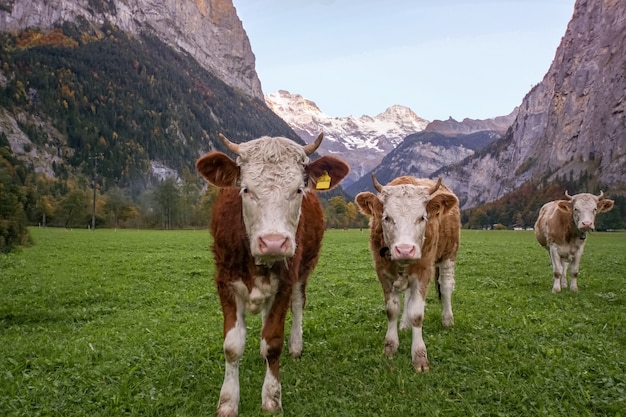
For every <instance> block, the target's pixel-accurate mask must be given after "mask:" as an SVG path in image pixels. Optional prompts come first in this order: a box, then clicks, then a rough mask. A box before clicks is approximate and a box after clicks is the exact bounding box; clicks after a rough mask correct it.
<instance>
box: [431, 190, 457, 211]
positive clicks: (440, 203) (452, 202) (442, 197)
mask: <svg viewBox="0 0 626 417" xmlns="http://www.w3.org/2000/svg"><path fill="white" fill-rule="evenodd" d="M458 204H459V200H458V198H456V196H455V195H454V194H450V193H440V194H436V195H435V196H433V198H431V199H430V200H429V201H428V203H427V204H426V212H427V213H428V216H429V217H432V216H437V215H439V214H446V213H447V212H448V211H450V210H451V209H452V208H453V207H454V206H458Z"/></svg>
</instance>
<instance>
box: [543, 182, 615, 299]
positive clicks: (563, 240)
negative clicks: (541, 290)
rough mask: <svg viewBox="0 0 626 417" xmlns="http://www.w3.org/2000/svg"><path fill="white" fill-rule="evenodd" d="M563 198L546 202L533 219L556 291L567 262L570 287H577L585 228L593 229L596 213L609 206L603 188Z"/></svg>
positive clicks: (563, 279) (564, 282)
mask: <svg viewBox="0 0 626 417" xmlns="http://www.w3.org/2000/svg"><path fill="white" fill-rule="evenodd" d="M565 197H567V200H556V201H551V202H549V203H546V204H544V205H543V207H541V210H540V211H539V217H538V218H537V221H536V222H535V237H536V238H537V241H538V242H539V244H540V245H541V246H543V247H544V248H546V249H547V250H548V253H549V254H550V260H551V261H552V275H553V278H554V283H553V285H552V292H553V293H557V292H559V291H561V288H566V287H567V269H568V266H570V263H571V266H570V274H571V276H572V278H571V281H570V286H569V289H570V291H578V283H577V279H578V268H579V265H580V258H581V257H582V255H583V250H584V249H585V243H586V242H587V232H590V231H592V230H594V229H595V224H594V222H595V217H596V214H597V213H604V212H606V211H609V210H611V209H612V208H613V204H614V202H613V200H606V199H604V192H602V191H601V192H600V195H598V196H595V195H593V194H588V193H581V194H576V195H574V196H570V195H569V193H568V192H567V191H566V192H565Z"/></svg>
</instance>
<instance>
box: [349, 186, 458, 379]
mask: <svg viewBox="0 0 626 417" xmlns="http://www.w3.org/2000/svg"><path fill="white" fill-rule="evenodd" d="M372 180H373V181H374V187H375V188H376V190H377V191H378V195H375V194H373V193H370V192H363V193H359V194H358V195H357V196H356V199H355V200H356V203H357V204H358V205H359V207H360V210H361V212H362V213H363V214H365V215H367V216H369V218H370V249H371V252H372V257H373V258H374V266H375V268H376V274H377V275H378V280H379V281H380V284H381V285H382V288H383V293H384V296H385V303H386V309H387V334H386V335H385V354H386V355H387V356H389V357H391V356H393V355H394V354H395V353H396V351H397V350H398V344H399V339H398V315H399V313H400V303H401V296H402V294H403V293H404V294H405V299H404V310H403V312H402V319H401V321H400V329H408V328H411V329H412V332H413V344H412V346H411V357H412V361H413V366H414V367H415V369H416V370H417V371H418V372H422V371H427V370H428V367H429V365H428V358H427V354H426V344H425V343H424V339H423V338H422V322H423V320H424V307H425V304H426V293H427V291H428V285H429V283H430V281H431V279H432V278H433V275H434V274H435V271H436V278H435V279H437V280H438V285H439V287H438V288H439V289H440V294H441V298H442V302H443V314H442V320H441V321H442V324H443V325H444V326H452V325H453V324H454V317H453V315H452V292H453V290H454V284H455V281H454V266H455V260H456V253H457V250H458V248H459V234H460V228H461V220H460V213H459V200H458V199H457V197H456V196H455V195H454V193H452V191H450V190H449V189H448V188H447V187H446V186H445V185H442V184H441V178H439V180H438V181H433V180H429V179H417V178H413V177H399V178H396V179H395V180H393V181H391V182H390V183H389V184H387V185H386V186H382V185H380V184H379V183H378V181H377V180H376V176H375V175H374V174H372Z"/></svg>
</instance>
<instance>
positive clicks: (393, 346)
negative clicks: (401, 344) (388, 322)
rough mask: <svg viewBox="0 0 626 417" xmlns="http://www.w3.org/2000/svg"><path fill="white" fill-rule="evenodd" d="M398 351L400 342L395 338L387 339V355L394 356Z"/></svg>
mask: <svg viewBox="0 0 626 417" xmlns="http://www.w3.org/2000/svg"><path fill="white" fill-rule="evenodd" d="M397 351H398V342H396V341H395V340H385V356H387V357H388V358H393V355H395V354H396V352H397Z"/></svg>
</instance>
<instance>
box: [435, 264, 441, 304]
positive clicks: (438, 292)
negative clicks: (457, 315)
mask: <svg viewBox="0 0 626 417" xmlns="http://www.w3.org/2000/svg"><path fill="white" fill-rule="evenodd" d="M435 285H436V286H437V297H438V298H439V301H441V284H440V283H439V267H438V266H436V267H435Z"/></svg>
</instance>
